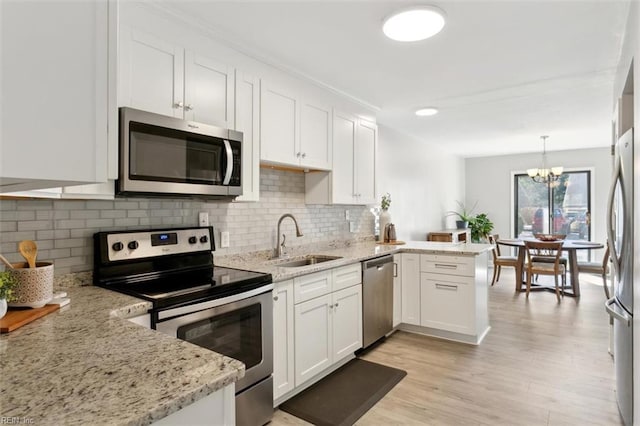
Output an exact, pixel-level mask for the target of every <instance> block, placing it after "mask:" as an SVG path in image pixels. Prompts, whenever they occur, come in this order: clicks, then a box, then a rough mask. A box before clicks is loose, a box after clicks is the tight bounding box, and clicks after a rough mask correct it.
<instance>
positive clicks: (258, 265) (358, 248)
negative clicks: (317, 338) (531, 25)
mask: <svg viewBox="0 0 640 426" xmlns="http://www.w3.org/2000/svg"><path fill="white" fill-rule="evenodd" d="M491 248H492V246H491V245H490V244H473V243H441V242H431V241H408V242H407V243H406V244H403V245H381V244H376V243H375V242H374V241H370V242H362V243H357V244H352V245H348V246H345V247H339V248H328V249H319V250H313V249H311V248H306V251H307V254H317V255H323V256H339V257H341V258H340V259H336V260H331V261H328V262H323V263H318V264H315V265H308V266H300V267H294V268H288V267H281V266H278V265H279V264H282V263H285V262H290V261H292V260H296V259H301V258H302V257H304V255H295V256H291V257H288V258H286V259H278V260H265V259H264V257H263V256H254V257H252V256H250V255H249V256H246V255H244V256H223V257H220V256H215V253H214V263H215V265H216V266H225V267H228V268H238V269H248V270H252V271H257V272H264V273H269V274H271V275H272V276H273V281H274V282H278V281H284V280H288V279H290V278H294V277H297V276H300V275H306V274H309V273H312V272H318V271H322V270H325V269H331V268H336V267H339V266H344V265H349V264H351V263H355V262H361V261H363V260H367V259H372V258H374V257H378V256H383V255H385V254H396V253H430V254H449V255H456V254H457V255H465V256H477V255H479V254H481V253H484V252H486V251H489V250H491Z"/></svg>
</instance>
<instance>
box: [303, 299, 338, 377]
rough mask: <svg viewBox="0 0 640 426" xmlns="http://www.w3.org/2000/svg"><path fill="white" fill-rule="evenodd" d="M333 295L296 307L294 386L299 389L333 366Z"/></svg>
mask: <svg viewBox="0 0 640 426" xmlns="http://www.w3.org/2000/svg"><path fill="white" fill-rule="evenodd" d="M331 300H332V298H331V295H330V294H327V295H325V296H321V297H317V298H315V299H311V300H308V301H306V302H303V303H299V304H297V305H295V307H294V311H295V319H294V321H295V377H296V380H295V383H296V386H300V385H301V384H302V383H304V382H305V381H307V380H309V379H311V378H312V377H313V376H315V375H316V374H318V373H320V372H321V371H322V370H324V369H325V368H327V367H329V366H330V365H331V357H332V353H333V348H332V347H331V346H332V345H331V332H332V330H331V317H330V316H331V311H332V309H331V308H330V307H329V305H331V304H332V303H331Z"/></svg>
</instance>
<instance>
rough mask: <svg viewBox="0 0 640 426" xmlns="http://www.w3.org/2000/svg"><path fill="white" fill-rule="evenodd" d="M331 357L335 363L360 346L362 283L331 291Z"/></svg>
mask: <svg viewBox="0 0 640 426" xmlns="http://www.w3.org/2000/svg"><path fill="white" fill-rule="evenodd" d="M331 328H332V332H333V333H332V334H333V359H332V363H336V362H338V361H340V360H341V359H343V358H345V357H347V356H349V355H351V354H353V353H354V352H355V351H357V350H358V349H360V348H361V347H362V284H358V285H354V286H352V287H348V288H345V289H343V290H340V291H336V292H335V293H333V318H332V326H331Z"/></svg>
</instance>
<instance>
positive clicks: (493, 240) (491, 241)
mask: <svg viewBox="0 0 640 426" xmlns="http://www.w3.org/2000/svg"><path fill="white" fill-rule="evenodd" d="M487 239H488V240H489V244H491V245H492V246H493V248H492V249H491V254H493V260H494V261H495V260H497V259H498V256H500V248H499V247H498V243H497V241H498V239H500V237H499V236H498V234H489V235H487Z"/></svg>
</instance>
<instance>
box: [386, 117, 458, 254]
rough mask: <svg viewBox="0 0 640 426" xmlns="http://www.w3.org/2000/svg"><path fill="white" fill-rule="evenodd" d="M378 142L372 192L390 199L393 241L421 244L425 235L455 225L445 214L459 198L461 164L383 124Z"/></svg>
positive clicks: (438, 149)
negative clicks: (395, 235)
mask: <svg viewBox="0 0 640 426" xmlns="http://www.w3.org/2000/svg"><path fill="white" fill-rule="evenodd" d="M378 138H379V139H378V191H377V192H378V194H379V195H380V197H381V196H382V194H385V193H387V192H388V193H390V194H391V207H390V208H389V213H390V214H391V219H392V220H391V221H392V222H393V223H394V224H395V225H396V231H397V233H398V239H400V240H418V241H420V240H422V241H424V240H425V239H426V238H427V233H428V232H431V231H438V230H441V229H443V228H445V227H451V226H452V225H454V223H453V222H454V220H455V219H454V218H448V219H447V218H445V213H446V211H447V210H451V209H454V208H455V207H456V203H455V201H456V200H463V199H464V173H465V172H464V160H463V159H461V158H460V157H457V156H454V155H451V154H448V153H445V152H444V151H442V150H441V149H440V148H438V147H437V146H435V145H432V144H430V143H428V142H425V141H422V140H419V139H416V138H413V137H411V136H406V135H404V134H402V133H399V132H397V131H395V130H393V129H391V128H389V127H386V126H384V125H380V126H379V133H378ZM446 222H449V225H448V226H447V223H446Z"/></svg>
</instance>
